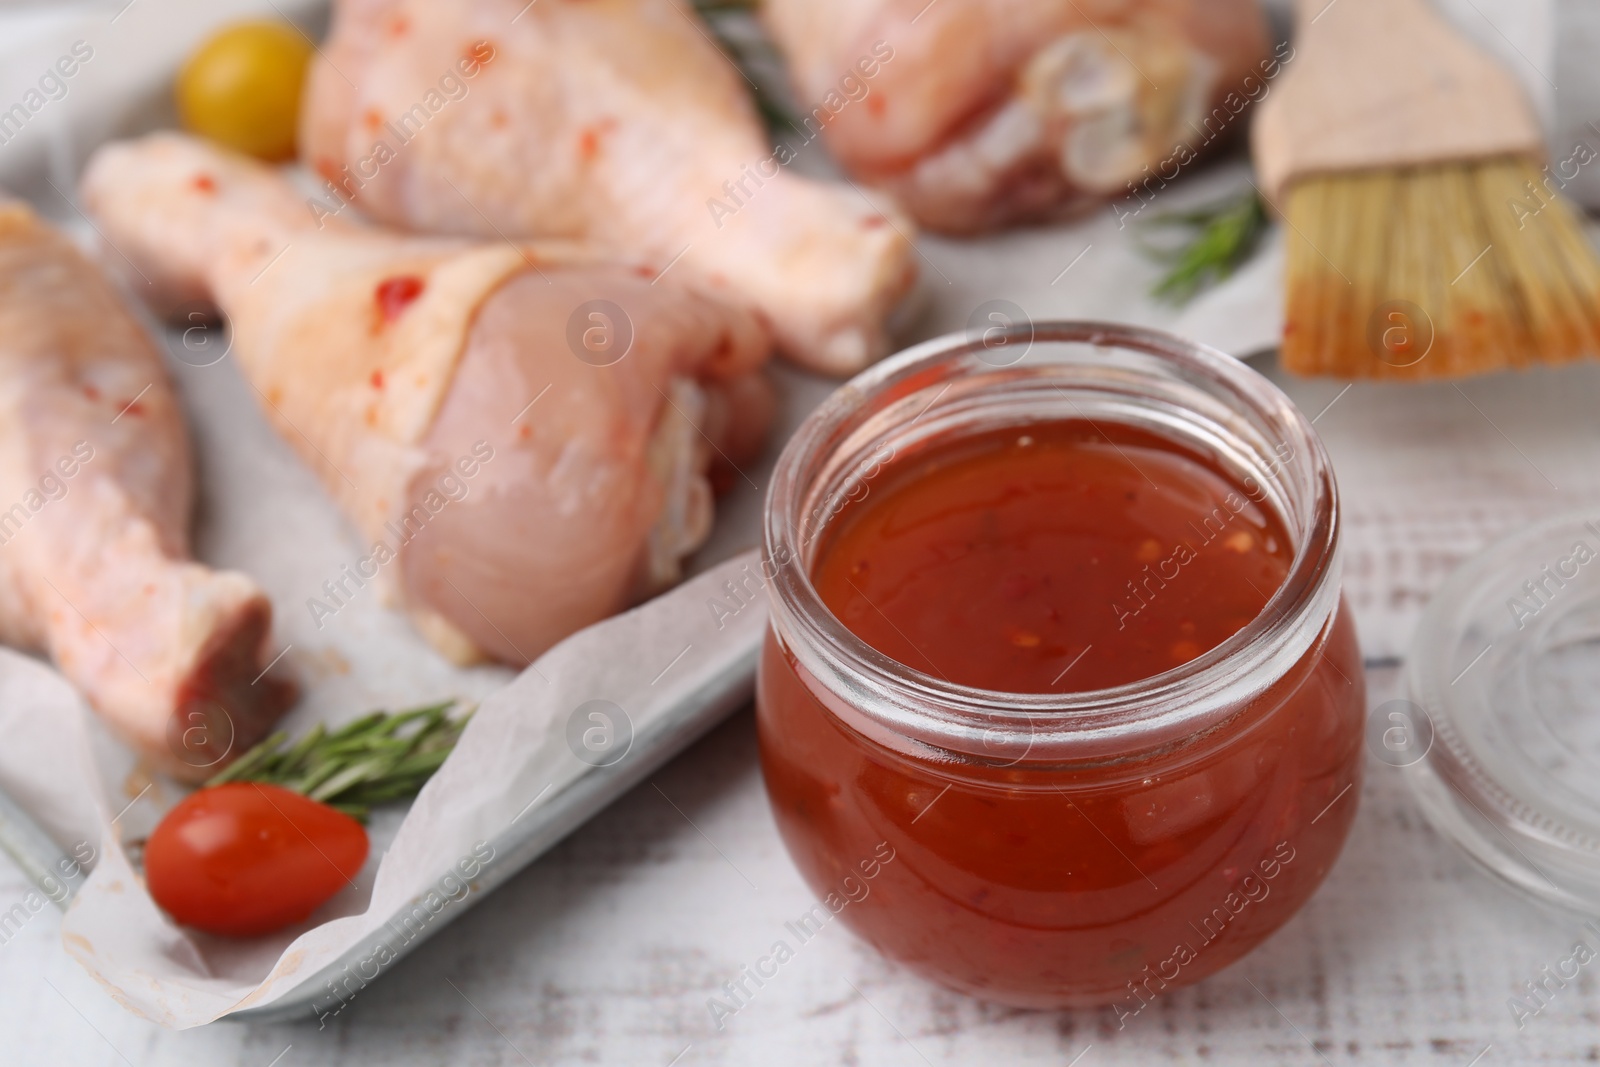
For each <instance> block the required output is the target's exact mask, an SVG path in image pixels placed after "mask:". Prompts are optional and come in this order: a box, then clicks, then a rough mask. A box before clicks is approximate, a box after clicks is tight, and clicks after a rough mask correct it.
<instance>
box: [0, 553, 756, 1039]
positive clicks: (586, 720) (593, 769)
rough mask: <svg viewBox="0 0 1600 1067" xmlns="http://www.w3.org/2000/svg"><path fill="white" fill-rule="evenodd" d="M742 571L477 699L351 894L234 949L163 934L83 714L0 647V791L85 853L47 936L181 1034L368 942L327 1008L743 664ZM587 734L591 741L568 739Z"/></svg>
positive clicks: (720, 575)
mask: <svg viewBox="0 0 1600 1067" xmlns="http://www.w3.org/2000/svg"><path fill="white" fill-rule="evenodd" d="M750 572H759V565H758V564H757V562H756V560H755V557H754V555H753V554H749V555H746V556H741V557H736V558H735V559H733V560H729V561H727V562H725V563H723V564H721V565H719V566H717V567H715V568H712V569H711V570H710V571H708V572H706V573H705V574H702V575H701V576H700V577H698V578H696V579H694V580H692V581H690V582H688V583H686V584H685V585H683V586H681V587H679V588H678V589H676V590H674V591H673V592H672V593H670V594H668V595H666V596H663V597H659V598H657V599H656V600H654V601H651V602H650V603H648V604H646V605H644V606H642V607H640V608H638V609H635V610H634V611H631V612H628V613H626V614H624V615H620V616H617V617H616V618H613V619H610V620H607V621H606V622H604V623H601V624H599V625H598V626H594V627H591V628H590V629H588V630H585V631H583V632H581V633H579V634H576V635H574V636H573V637H571V638H569V639H568V640H567V641H565V642H563V643H562V644H560V645H558V646H557V647H556V648H554V649H552V650H551V651H550V652H549V653H547V654H546V655H545V656H543V657H541V658H540V659H539V660H538V661H537V662H536V663H535V664H533V665H532V666H531V667H529V668H528V669H527V670H526V671H524V672H523V673H522V674H520V675H518V676H517V677H516V678H515V679H514V680H513V681H512V682H511V683H510V684H508V685H506V686H505V687H503V688H501V689H498V690H496V691H495V692H493V693H492V694H490V695H489V696H488V698H487V699H485V700H484V701H483V703H482V705H481V706H480V708H479V710H478V712H477V714H476V715H475V716H474V717H473V720H472V722H471V724H470V725H469V726H468V728H467V730H466V732H465V734H464V735H463V737H462V739H461V741H460V743H459V744H458V746H457V748H456V751H455V752H454V753H453V754H452V755H451V757H450V759H449V760H448V761H447V762H446V763H445V765H444V767H443V768H442V769H441V770H440V771H439V773H438V774H436V775H435V776H434V777H433V779H432V780H431V781H429V783H428V785H427V786H426V787H425V788H424V789H423V791H422V793H421V794H420V795H419V796H418V798H417V800H416V802H415V803H414V804H413V805H412V806H411V808H410V810H409V811H408V812H406V814H405V816H404V819H403V821H401V822H400V824H399V826H398V828H397V830H396V831H395V832H394V834H393V837H392V840H389V841H387V843H386V847H384V843H383V842H375V843H374V844H375V849H374V852H375V855H374V858H373V860H372V861H369V863H368V865H367V868H366V869H365V870H363V872H362V873H361V875H360V876H359V877H358V878H357V879H356V882H355V884H354V885H353V886H351V887H350V888H348V889H346V890H344V891H342V892H341V893H340V894H339V896H338V897H336V898H335V899H334V900H333V901H330V902H329V903H328V904H327V905H325V906H324V907H323V909H322V910H321V911H320V912H319V913H318V914H317V915H315V916H313V917H312V919H311V921H310V922H308V923H307V924H306V925H305V927H303V928H299V929H290V930H286V931H283V932H282V933H279V934H274V935H268V936H265V937H261V938H256V939H252V940H248V941H230V940H227V939H222V938H214V937H210V936H208V935H204V934H200V933H197V932H195V931H190V930H185V929H182V928H179V927H177V926H176V925H174V924H173V923H172V922H171V921H170V920H169V919H168V918H167V917H166V916H165V915H164V914H163V913H162V912H161V911H160V909H159V908H157V907H156V905H155V903H154V902H153V901H152V900H151V899H150V897H149V895H148V893H146V891H145V889H144V886H143V884H142V882H141V880H140V878H139V875H138V873H137V872H136V870H135V868H134V865H133V863H132V861H131V859H130V855H129V850H128V848H127V847H126V846H125V844H124V840H123V833H122V831H121V828H120V827H119V825H118V822H120V820H119V819H118V814H119V809H121V808H123V807H124V804H122V803H116V802H115V800H114V791H115V789H116V784H115V782H111V781H107V775H106V774H105V773H103V771H104V770H105V769H106V768H105V765H104V764H101V763H97V760H96V757H95V756H94V754H93V751H92V749H93V747H94V746H93V742H92V740H91V734H92V732H93V731H92V730H91V728H90V724H89V722H88V715H89V713H88V711H87V710H86V709H85V708H84V707H83V705H82V703H81V701H80V700H79V699H78V698H77V696H76V694H75V693H74V692H73V691H72V689H71V688H70V687H69V686H68V685H67V684H66V682H65V681H64V680H63V679H62V678H61V677H60V676H59V675H58V674H56V672H55V671H53V670H51V669H50V668H48V667H46V666H44V665H43V664H41V663H39V662H37V661H35V660H32V659H29V658H28V657H25V656H21V655H18V654H16V653H13V652H9V651H0V730H3V731H5V735H6V736H8V737H10V738H14V739H16V742H17V743H13V744H10V745H7V746H5V747H4V748H0V785H3V786H4V787H5V788H6V790H7V791H8V792H10V793H11V794H12V795H13V796H14V797H16V798H17V799H18V800H19V801H21V802H22V803H23V804H25V805H26V806H27V807H28V808H29V809H30V810H31V811H34V812H37V813H39V815H40V816H41V819H42V821H44V822H45V823H46V824H47V829H48V830H49V831H50V832H51V834H52V836H54V837H55V838H56V839H57V841H58V842H60V843H62V844H63V847H65V848H68V849H70V848H71V847H72V845H71V843H74V842H90V843H92V844H93V847H94V848H95V849H96V851H97V852H98V853H99V859H98V864H97V866H96V867H95V870H94V873H93V874H92V875H91V876H90V878H89V880H88V882H87V884H86V885H85V886H84V888H83V890H82V891H81V892H80V893H79V895H78V897H77V899H76V900H74V901H73V904H72V906H71V908H70V910H69V911H68V913H67V916H66V918H65V921H64V923H63V927H62V937H63V940H64V943H65V946H66V949H67V951H68V952H69V953H70V954H71V955H72V956H74V957H75V958H76V959H77V960H78V961H79V962H80V963H82V964H83V966H84V967H85V968H87V969H88V970H89V972H90V973H91V974H93V975H94V976H95V977H96V978H97V979H99V980H100V981H101V982H102V983H103V984H104V985H105V986H106V987H107V988H108V989H109V990H110V991H111V992H112V993H113V995H114V996H116V998H117V999H118V1000H119V1001H121V1002H122V1003H123V1004H124V1005H125V1006H126V1007H128V1008H130V1009H132V1010H134V1011H136V1012H138V1013H139V1014H141V1015H143V1016H145V1017H147V1018H149V1019H152V1020H154V1021H156V1022H159V1023H162V1024H163V1025H166V1026H171V1027H179V1028H182V1027H189V1026H196V1025H199V1024H202V1023H206V1022H210V1021H211V1020H213V1019H215V1018H217V1017H219V1016H221V1015H224V1014H227V1013H228V1012H231V1011H234V1010H240V1009H244V1008H251V1007H261V1006H265V1005H269V1004H271V1003H273V1002H274V1001H275V1000H278V999H281V998H283V997H285V996H288V995H290V994H292V993H294V992H295V991H296V989H297V988H298V987H299V986H300V985H301V983H303V982H305V981H308V980H311V979H312V978H313V976H315V975H316V974H317V972H318V971H319V970H321V969H322V968H324V967H325V966H328V965H330V964H332V963H333V962H334V961H336V960H338V959H339V958H340V957H341V956H342V955H343V954H345V953H346V951H347V950H349V949H351V948H352V947H353V946H356V945H357V944H358V943H360V942H362V940H363V939H364V938H367V937H368V936H369V935H371V934H373V933H374V932H378V931H381V932H383V933H384V934H385V937H386V945H385V947H382V948H379V949H377V950H374V951H373V952H371V953H369V954H368V955H367V956H366V957H365V958H364V959H363V960H362V961H361V963H360V964H359V965H358V967H357V972H356V977H355V978H354V979H351V981H352V982H354V983H355V984H354V985H351V984H349V983H346V984H343V985H335V984H326V983H325V984H326V985H327V988H326V995H325V997H324V1001H325V1004H324V1005H322V1006H321V1010H324V1011H327V1012H337V1011H338V1010H339V1009H340V1008H341V1007H342V1004H343V1002H344V1000H345V999H347V998H348V997H350V996H351V995H353V993H354V992H355V991H358V989H359V988H360V987H364V985H365V983H366V982H367V981H370V980H372V979H375V978H376V977H377V976H378V975H379V974H381V973H382V971H383V970H384V969H385V968H386V966H387V965H388V964H389V963H390V962H392V961H393V960H394V959H396V958H398V955H399V952H400V951H401V950H403V949H404V948H407V947H409V945H410V944H411V942H413V941H415V940H416V939H417V938H418V937H419V936H420V935H422V934H424V933H426V932H431V931H428V930H427V927H428V926H430V925H431V924H432V923H434V922H436V921H438V918H439V916H440V915H441V914H442V913H443V912H444V911H445V910H446V909H448V908H452V907H460V906H461V904H462V902H463V901H465V900H466V898H467V897H468V896H470V895H471V894H472V893H473V892H476V891H478V888H479V887H480V886H481V883H482V881H483V880H484V878H485V877H486V876H487V874H488V872H489V871H490V870H491V869H492V867H493V865H494V864H495V863H497V862H504V861H505V860H506V856H505V855H504V854H503V853H502V854H497V851H496V849H495V847H494V846H492V845H491V844H490V842H491V841H492V840H495V839H497V838H501V837H502V835H503V834H504V833H505V832H506V831H507V829H508V828H510V827H514V826H515V825H517V824H519V823H520V824H521V825H522V826H523V827H524V828H525V829H526V830H527V831H528V832H529V833H533V832H535V830H536V828H537V826H538V824H539V822H540V819H541V811H542V810H544V809H545V808H547V807H549V806H550V805H551V804H553V803H554V802H555V801H556V800H557V799H558V798H559V797H560V796H561V794H562V792H563V790H565V789H567V788H568V787H570V786H572V785H573V783H575V782H577V781H578V780H579V779H581V778H582V777H584V776H585V775H588V774H594V773H597V766H599V765H609V764H611V763H620V762H621V761H623V760H627V759H629V758H638V757H639V756H640V755H641V754H642V753H639V752H636V751H633V747H632V746H633V744H634V741H635V739H638V738H641V737H644V736H647V735H651V734H652V733H659V732H660V727H661V726H662V725H663V724H662V723H661V721H660V720H661V719H662V718H663V717H664V716H670V715H673V714H677V713H680V712H681V711H682V709H683V707H684V705H685V701H686V699H688V698H689V696H690V695H692V694H694V693H696V692H698V691H702V690H704V689H705V688H706V687H707V686H708V683H710V682H711V681H713V680H714V679H715V678H717V677H718V676H720V675H723V674H725V673H726V672H727V671H728V670H729V669H730V665H731V664H732V663H733V661H735V660H737V659H740V658H741V657H742V658H744V659H748V652H749V650H750V649H751V648H753V647H754V646H755V645H756V643H758V642H759V640H760V635H761V633H762V630H763V628H764V626H765V622H766V610H765V604H764V602H763V601H761V600H759V599H748V598H747V599H746V600H745V601H744V602H743V603H741V602H740V601H739V600H738V599H730V598H729V596H728V594H727V592H726V589H725V583H726V582H727V581H728V580H729V579H730V578H733V577H740V578H741V584H743V585H745V586H746V587H748V586H749V584H750V583H749V581H748V573H750ZM711 602H717V603H720V604H721V605H722V606H723V610H715V611H714V610H712V609H711V608H710V606H709V605H710V603H711ZM596 708H598V709H600V714H602V715H603V716H604V718H601V719H596V718H594V717H593V716H594V714H595V712H594V710H593V709H596ZM591 730H601V731H603V733H602V734H601V735H598V736H596V737H594V738H592V739H586V738H585V737H584V733H585V732H586V731H591ZM580 749H581V750H583V751H584V752H587V753H588V754H589V755H588V758H581V757H580ZM145 802H146V801H145V799H144V798H143V797H141V798H140V799H139V800H138V801H136V802H135V803H145ZM380 849H381V852H380V851H379V850H380ZM397 916H399V917H401V918H398V919H397ZM309 1017H310V1016H309V1015H308V1018H309Z"/></svg>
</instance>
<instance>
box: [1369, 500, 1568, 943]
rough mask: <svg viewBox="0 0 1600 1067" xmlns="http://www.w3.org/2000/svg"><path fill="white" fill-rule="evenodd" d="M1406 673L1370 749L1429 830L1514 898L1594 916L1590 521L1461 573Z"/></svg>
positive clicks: (1534, 534) (1515, 544) (1531, 533)
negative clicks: (1401, 770)
mask: <svg viewBox="0 0 1600 1067" xmlns="http://www.w3.org/2000/svg"><path fill="white" fill-rule="evenodd" d="M1405 674H1406V689H1407V692H1408V694H1409V696H1410V700H1409V701H1405V700H1398V701H1391V702H1390V703H1389V704H1385V705H1380V706H1379V707H1378V708H1377V709H1375V710H1374V712H1373V717H1372V720H1371V740H1372V742H1373V749H1374V751H1375V752H1377V753H1378V755H1379V758H1380V759H1383V760H1384V761H1385V762H1388V763H1390V764H1393V765H1395V766H1402V767H1405V768H1406V775H1407V779H1408V781H1409V783H1410V785H1411V787H1412V789H1413V791H1414V793H1415V794H1416V796H1417V799H1418V800H1419V801H1420V803H1421V805H1422V808H1423V810H1424V812H1425V813H1426V814H1427V817H1428V819H1429V821H1430V822H1431V823H1432V824H1433V825H1434V827H1435V828H1436V829H1438V830H1439V831H1440V832H1442V833H1443V834H1445V835H1446V836H1447V837H1449V838H1451V839H1452V840H1454V841H1455V842H1456V843H1457V844H1459V845H1460V846H1462V847H1463V848H1464V849H1465V850H1466V851H1467V853H1468V854H1469V855H1471V856H1472V857H1473V858H1474V859H1475V860H1477V861H1478V862H1479V863H1481V864H1483V865H1484V866H1485V867H1487V868H1488V869H1489V870H1490V871H1492V872H1494V873H1495V874H1497V875H1499V876H1500V877H1501V878H1503V879H1505V880H1506V881H1509V882H1510V883H1512V884H1513V885H1515V886H1517V887H1518V888H1520V889H1522V890H1524V891H1526V892H1528V893H1531V894H1533V895H1534V896H1537V897H1540V898H1543V899H1544V900H1547V901H1550V902H1552V903H1555V904H1558V905H1561V906H1563V907H1567V908H1572V909H1575V910H1579V911H1583V912H1586V913H1590V914H1592V913H1594V912H1596V911H1597V910H1600V508H1595V509H1592V510H1591V511H1587V512H1580V513H1572V514H1567V515H1562V516H1558V517H1556V518H1552V519H1547V520H1545V521H1543V522H1540V523H1537V524H1535V525H1533V526H1531V527H1528V528H1527V529H1524V530H1522V531H1520V532H1519V533H1516V534H1514V535H1513V536H1511V537H1508V538H1506V539H1505V540H1503V541H1500V542H1499V543H1497V544H1495V545H1492V546H1491V547H1489V548H1488V549H1486V550H1485V551H1483V552H1482V553H1480V554H1479V555H1477V556H1475V557H1473V558H1472V559H1470V560H1468V561H1467V562H1466V563H1465V564H1463V565H1462V566H1461V567H1460V569H1459V570H1457V571H1456V573H1455V574H1453V575H1452V576H1451V577H1450V579H1449V580H1448V581H1447V582H1446V583H1445V585H1444V587H1443V588H1442V589H1440V590H1439V592H1438V593H1437V594H1436V595H1435V597H1434V598H1433V601H1432V602H1431V603H1430V604H1429V606H1428V608H1427V610H1426V611H1425V612H1424V613H1423V617H1422V620H1421V622H1420V623H1419V624H1418V627H1417V633H1416V636H1415V637H1414V638H1413V640H1412V646H1411V653H1410V655H1409V656H1408V657H1407V662H1406V672H1405Z"/></svg>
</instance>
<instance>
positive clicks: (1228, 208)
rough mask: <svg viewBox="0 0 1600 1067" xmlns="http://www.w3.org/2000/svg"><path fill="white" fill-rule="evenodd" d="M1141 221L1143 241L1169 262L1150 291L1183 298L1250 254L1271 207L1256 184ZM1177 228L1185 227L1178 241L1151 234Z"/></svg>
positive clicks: (1143, 245)
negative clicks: (1204, 204)
mask: <svg viewBox="0 0 1600 1067" xmlns="http://www.w3.org/2000/svg"><path fill="white" fill-rule="evenodd" d="M1137 226H1138V229H1137V230H1136V231H1135V237H1136V239H1137V240H1138V242H1139V247H1140V248H1141V249H1142V250H1143V251H1144V252H1145V254H1146V255H1148V256H1150V257H1151V258H1152V259H1155V260H1157V261H1159V262H1162V263H1166V264H1168V266H1169V268H1170V269H1169V270H1168V271H1167V273H1166V274H1164V275H1162V276H1161V280H1160V281H1159V282H1157V283H1156V285H1155V287H1154V288H1153V289H1151V291H1150V292H1151V295H1152V296H1155V297H1157V298H1159V299H1162V300H1167V301H1169V302H1171V303H1175V304H1181V303H1184V302H1186V301H1188V300H1189V299H1190V298H1192V297H1193V296H1194V295H1195V294H1196V293H1198V292H1199V291H1200V290H1201V289H1202V288H1205V287H1206V286H1209V285H1213V284H1215V283H1217V282H1219V281H1221V280H1222V279H1224V278H1226V277H1228V276H1229V275H1230V274H1232V273H1233V272H1234V271H1235V270H1237V269H1238V267H1239V265H1240V264H1241V263H1243V262H1244V261H1245V260H1247V259H1249V258H1250V256H1251V254H1252V253H1253V252H1255V249H1256V246H1257V245H1258V244H1260V242H1261V236H1262V234H1264V233H1266V232H1267V213H1266V211H1265V210H1264V209H1263V208H1262V206H1261V200H1260V198H1259V197H1257V196H1256V193H1255V190H1254V189H1252V190H1250V191H1249V192H1246V193H1241V194H1240V195H1239V196H1237V197H1233V198H1231V199H1229V200H1224V201H1222V202H1220V203H1217V204H1212V205H1210V206H1208V207H1202V208H1197V209H1195V210H1193V211H1174V212H1168V213H1167V214H1164V215H1157V216H1156V217H1155V218H1153V219H1151V220H1150V221H1148V222H1145V223H1139V224H1137ZM1175 230H1176V231H1182V232H1181V233H1180V235H1179V239H1178V240H1177V242H1176V243H1172V242H1171V241H1170V240H1169V241H1167V242H1154V241H1151V240H1150V239H1149V236H1150V235H1151V234H1152V233H1155V232H1157V231H1166V232H1169V233H1170V232H1172V231H1175Z"/></svg>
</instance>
